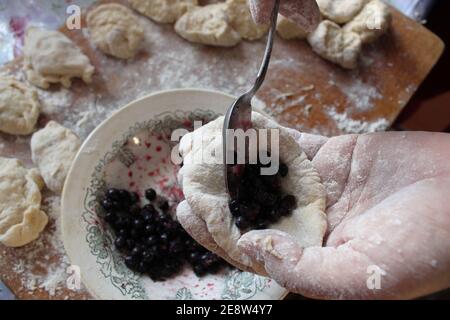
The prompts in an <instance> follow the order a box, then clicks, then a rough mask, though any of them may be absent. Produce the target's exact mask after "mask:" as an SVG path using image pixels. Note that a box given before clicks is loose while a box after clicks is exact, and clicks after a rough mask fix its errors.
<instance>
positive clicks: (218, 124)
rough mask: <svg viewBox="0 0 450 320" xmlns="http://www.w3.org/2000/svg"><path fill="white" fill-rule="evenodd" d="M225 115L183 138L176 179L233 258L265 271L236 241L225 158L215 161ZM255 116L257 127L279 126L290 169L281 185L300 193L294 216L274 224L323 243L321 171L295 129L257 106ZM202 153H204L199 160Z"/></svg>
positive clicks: (305, 242)
mask: <svg viewBox="0 0 450 320" xmlns="http://www.w3.org/2000/svg"><path fill="white" fill-rule="evenodd" d="M223 120H224V118H223V117H220V118H218V119H217V120H215V121H213V122H210V123H208V124H207V125H205V126H203V127H201V128H199V129H198V130H196V131H194V132H193V133H189V134H187V135H185V136H184V137H183V138H182V140H181V142H180V147H179V151H180V153H181V155H182V156H183V167H182V168H181V169H180V171H179V176H178V179H179V182H180V184H181V186H182V188H183V193H184V195H185V197H186V201H187V203H188V204H189V206H190V208H191V210H192V212H193V213H194V214H196V215H197V216H199V217H200V218H201V219H203V220H204V221H205V223H206V225H207V228H208V231H209V232H210V234H211V235H212V237H213V238H214V240H215V242H216V243H217V244H218V245H219V246H220V247H221V248H222V249H223V250H224V251H225V252H227V254H228V255H229V256H230V258H232V259H233V260H235V261H238V262H240V263H242V264H244V265H247V266H251V268H252V269H253V270H255V271H256V272H258V273H260V274H264V273H265V271H264V266H262V265H255V264H252V262H251V260H250V259H249V258H248V257H247V256H245V255H244V254H243V253H242V252H241V251H240V250H239V248H238V247H237V242H238V240H239V238H240V237H241V235H242V234H241V232H240V230H239V229H238V228H237V227H236V226H235V224H234V223H233V221H232V219H233V217H232V215H231V213H230V211H229V209H228V201H229V198H228V195H227V193H226V190H225V182H224V176H223V172H224V168H223V164H221V163H218V162H217V161H214V156H212V154H213V150H221V148H222V126H223ZM252 122H253V126H254V128H256V129H271V128H273V129H279V141H280V160H281V161H283V162H284V163H286V164H287V165H288V166H289V168H290V170H289V175H288V176H287V177H285V178H283V179H282V188H283V190H284V191H285V192H287V193H289V194H293V195H295V196H296V197H297V205H298V206H297V208H296V209H295V210H294V212H293V214H292V216H290V217H287V218H284V219H282V220H280V222H278V223H277V224H274V225H272V226H271V228H272V229H277V230H281V231H284V232H287V233H289V234H290V235H292V236H293V237H294V238H295V239H296V240H297V242H298V243H299V244H300V245H301V246H302V247H308V246H320V245H322V240H323V236H324V234H325V231H326V226H327V223H326V216H325V213H324V211H325V202H326V196H325V188H324V186H323V184H322V183H321V181H320V177H319V175H318V173H317V171H316V170H315V168H314V167H313V165H312V163H311V161H309V160H308V159H307V157H306V155H305V153H304V152H303V151H302V149H301V147H300V146H299V144H298V143H297V142H296V140H295V139H294V137H293V135H292V131H291V129H288V128H284V127H281V126H280V125H278V124H277V123H275V122H274V121H272V120H270V119H268V118H266V117H264V116H262V115H260V114H259V113H255V112H254V113H253V114H252ZM194 139H197V140H195V141H194ZM202 150H204V152H203V153H202ZM199 153H200V155H201V154H202V155H203V161H200V162H199V161H198V160H199V159H202V158H201V157H199Z"/></svg>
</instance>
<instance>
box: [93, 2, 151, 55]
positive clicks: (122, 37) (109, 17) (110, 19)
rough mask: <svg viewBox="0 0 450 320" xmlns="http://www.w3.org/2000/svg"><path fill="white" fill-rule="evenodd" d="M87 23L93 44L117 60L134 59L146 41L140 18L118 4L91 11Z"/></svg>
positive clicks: (104, 5)
mask: <svg viewBox="0 0 450 320" xmlns="http://www.w3.org/2000/svg"><path fill="white" fill-rule="evenodd" d="M86 22H87V27H88V29H89V33H90V36H91V39H92V42H93V43H94V44H95V45H96V46H97V47H98V48H99V49H100V50H102V51H103V52H104V53H106V54H109V55H111V56H113V57H116V58H120V59H130V58H132V57H134V55H135V54H136V52H137V50H138V49H139V47H140V45H141V44H142V41H143V39H144V29H143V28H142V26H141V25H140V23H139V20H138V18H137V17H136V16H135V15H134V13H133V12H132V11H131V10H130V9H128V8H127V7H125V6H122V5H120V4H117V3H109V4H102V5H100V6H98V7H96V8H95V9H93V10H92V11H89V13H88V15H87V18H86Z"/></svg>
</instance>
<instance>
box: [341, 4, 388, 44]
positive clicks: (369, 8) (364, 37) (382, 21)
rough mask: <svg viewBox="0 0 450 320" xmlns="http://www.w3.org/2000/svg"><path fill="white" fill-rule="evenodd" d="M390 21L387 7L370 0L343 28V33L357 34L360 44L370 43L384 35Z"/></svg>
mask: <svg viewBox="0 0 450 320" xmlns="http://www.w3.org/2000/svg"><path fill="white" fill-rule="evenodd" d="M391 19H392V17H391V11H390V10H389V7H388V6H387V5H386V4H385V3H383V2H382V1H380V0H372V1H370V2H369V3H368V4H367V5H366V6H365V7H364V8H363V10H362V11H361V12H360V13H359V14H358V15H357V16H356V17H355V18H354V19H353V20H352V21H350V22H349V23H347V24H346V25H345V26H344V31H346V32H354V33H356V34H358V35H359V36H360V38H361V41H362V43H370V42H373V41H375V40H376V39H377V38H378V37H380V36H381V35H383V34H384V33H386V31H387V30H388V29H389V26H390V24H391Z"/></svg>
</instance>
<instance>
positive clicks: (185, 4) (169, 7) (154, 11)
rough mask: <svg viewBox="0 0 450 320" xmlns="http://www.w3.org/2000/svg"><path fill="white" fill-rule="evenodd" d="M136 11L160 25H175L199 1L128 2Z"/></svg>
mask: <svg viewBox="0 0 450 320" xmlns="http://www.w3.org/2000/svg"><path fill="white" fill-rule="evenodd" d="M128 2H129V3H130V5H131V6H132V7H133V9H135V10H136V11H138V12H140V13H142V14H143V15H145V16H147V17H149V18H150V19H153V20H155V21H156V22H160V23H174V22H175V21H177V19H178V18H179V17H181V16H182V15H183V14H184V13H185V12H186V11H187V10H188V9H189V8H191V7H193V6H196V5H198V1H197V0H128Z"/></svg>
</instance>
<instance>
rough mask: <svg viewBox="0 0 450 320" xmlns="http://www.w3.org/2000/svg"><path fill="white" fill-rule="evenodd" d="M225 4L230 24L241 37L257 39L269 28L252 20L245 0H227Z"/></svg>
mask: <svg viewBox="0 0 450 320" xmlns="http://www.w3.org/2000/svg"><path fill="white" fill-rule="evenodd" d="M226 4H227V14H228V17H229V19H230V24H231V26H232V27H233V29H234V30H236V31H237V32H238V33H239V35H240V36H241V38H242V39H246V40H258V39H261V38H262V37H263V36H264V35H265V34H266V33H267V31H268V30H269V25H267V24H257V23H255V22H254V21H253V18H252V14H251V12H250V8H249V6H248V4H247V0H227V2H226Z"/></svg>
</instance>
